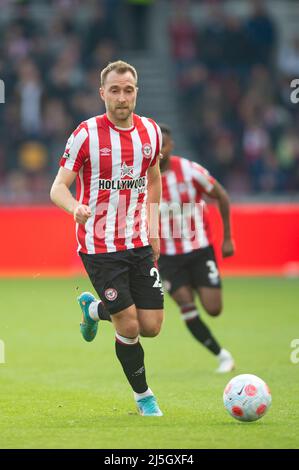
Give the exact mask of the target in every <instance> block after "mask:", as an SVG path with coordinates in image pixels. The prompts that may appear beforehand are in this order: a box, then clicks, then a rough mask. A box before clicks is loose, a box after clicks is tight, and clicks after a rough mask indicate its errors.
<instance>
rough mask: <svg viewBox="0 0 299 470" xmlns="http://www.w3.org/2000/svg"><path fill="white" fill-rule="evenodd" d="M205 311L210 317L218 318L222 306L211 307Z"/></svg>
mask: <svg viewBox="0 0 299 470" xmlns="http://www.w3.org/2000/svg"><path fill="white" fill-rule="evenodd" d="M206 310H207V312H208V314H209V315H211V317H218V316H219V315H220V314H221V312H222V305H211V306H209V307H208V308H206Z"/></svg>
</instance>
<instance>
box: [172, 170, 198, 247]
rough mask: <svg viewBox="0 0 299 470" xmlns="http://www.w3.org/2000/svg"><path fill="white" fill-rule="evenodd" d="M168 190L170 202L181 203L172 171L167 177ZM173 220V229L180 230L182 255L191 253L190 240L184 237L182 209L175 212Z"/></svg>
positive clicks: (184, 226)
mask: <svg viewBox="0 0 299 470" xmlns="http://www.w3.org/2000/svg"><path fill="white" fill-rule="evenodd" d="M168 190H169V194H170V197H171V200H173V201H176V200H179V201H180V202H181V198H180V194H179V191H178V181H177V178H176V175H175V173H174V172H173V171H170V172H169V175H168ZM174 220H175V224H176V225H175V227H177V229H179V230H180V236H181V243H182V246H183V251H184V253H187V252H188V251H192V243H191V241H190V239H189V238H188V236H187V237H186V236H184V235H186V233H185V232H186V224H185V220H184V218H183V214H182V207H181V208H180V210H178V211H177V213H176V215H175V216H174ZM178 235H179V234H176V236H178ZM182 235H183V236H182Z"/></svg>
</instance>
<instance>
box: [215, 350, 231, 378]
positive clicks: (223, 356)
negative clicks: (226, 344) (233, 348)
mask: <svg viewBox="0 0 299 470" xmlns="http://www.w3.org/2000/svg"><path fill="white" fill-rule="evenodd" d="M217 358H218V361H219V367H218V369H217V370H216V372H220V373H224V372H230V371H232V370H233V369H234V368H235V362H234V359H233V356H232V355H231V353H230V352H229V351H227V349H224V348H222V349H221V350H220V353H219V354H218V355H217Z"/></svg>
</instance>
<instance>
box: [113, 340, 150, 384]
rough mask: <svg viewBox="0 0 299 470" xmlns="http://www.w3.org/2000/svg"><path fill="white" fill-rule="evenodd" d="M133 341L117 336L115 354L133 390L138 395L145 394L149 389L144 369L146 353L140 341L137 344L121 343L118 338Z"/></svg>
mask: <svg viewBox="0 0 299 470" xmlns="http://www.w3.org/2000/svg"><path fill="white" fill-rule="evenodd" d="M119 337H120V338H121V339H125V340H129V341H130V340H131V341H132V338H124V337H123V336H120V335H117V336H116V341H115V352H116V356H117V358H118V360H119V362H120V363H121V365H122V368H123V371H124V373H125V375H126V377H127V379H128V381H129V383H130V385H131V387H132V389H133V391H134V392H136V393H144V392H145V391H146V390H147V389H148V386H147V383H146V377H145V367H144V351H143V348H142V346H141V344H140V343H139V341H138V337H137V338H134V339H133V340H137V342H135V343H132V342H130V343H125V342H123V341H122V342H120V340H119V339H118V338H119Z"/></svg>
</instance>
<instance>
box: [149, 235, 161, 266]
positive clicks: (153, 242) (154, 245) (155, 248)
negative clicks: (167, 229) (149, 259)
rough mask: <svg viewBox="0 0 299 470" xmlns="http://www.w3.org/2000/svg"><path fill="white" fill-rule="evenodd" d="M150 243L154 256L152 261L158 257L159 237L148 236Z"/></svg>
mask: <svg viewBox="0 0 299 470" xmlns="http://www.w3.org/2000/svg"><path fill="white" fill-rule="evenodd" d="M149 241H150V244H151V246H152V249H153V252H154V256H153V259H154V261H158V259H159V258H160V238H150V240H149Z"/></svg>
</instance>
